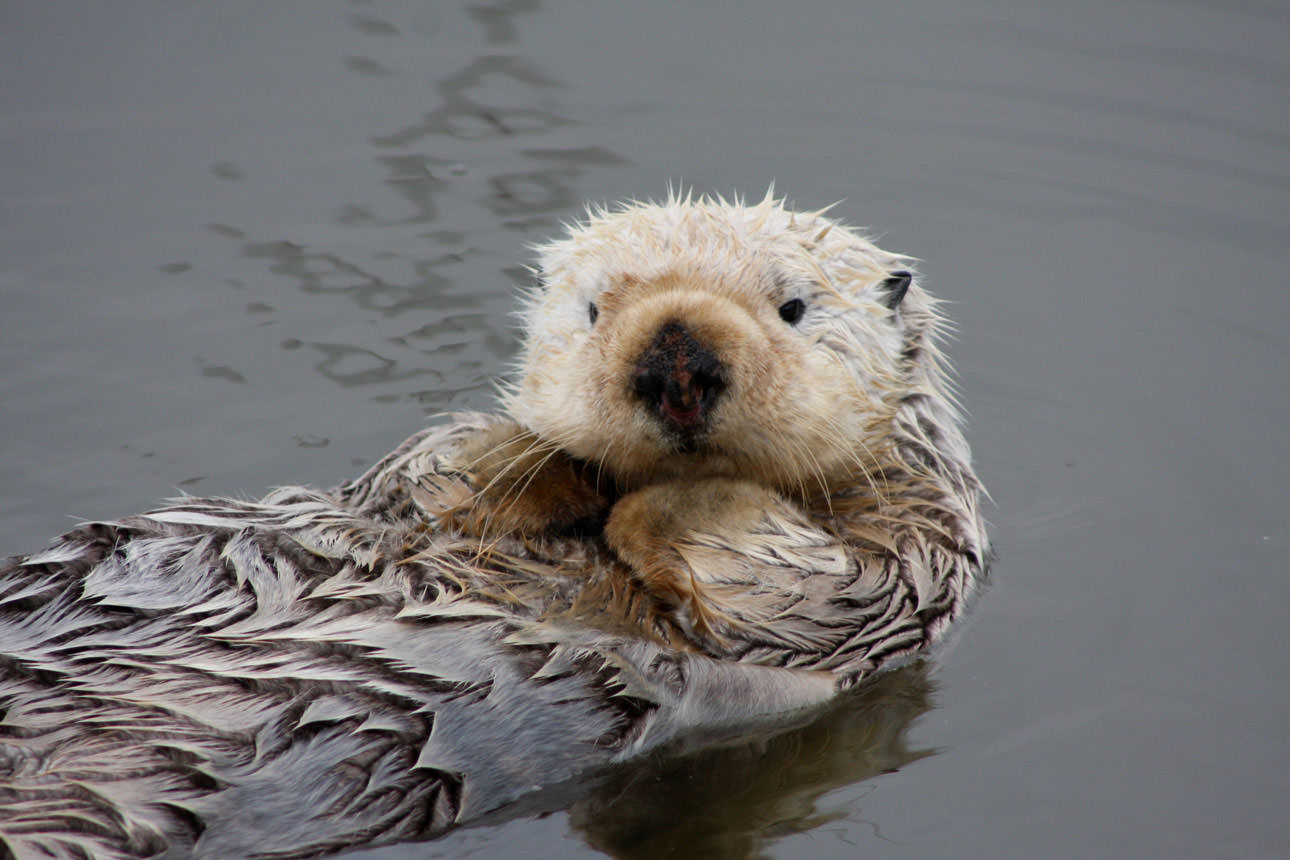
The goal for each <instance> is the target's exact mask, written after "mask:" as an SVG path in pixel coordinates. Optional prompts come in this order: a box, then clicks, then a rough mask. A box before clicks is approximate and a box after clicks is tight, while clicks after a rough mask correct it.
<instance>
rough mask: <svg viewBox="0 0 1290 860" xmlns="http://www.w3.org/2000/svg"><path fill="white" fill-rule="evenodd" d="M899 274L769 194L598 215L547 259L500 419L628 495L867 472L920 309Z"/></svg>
mask: <svg viewBox="0 0 1290 860" xmlns="http://www.w3.org/2000/svg"><path fill="white" fill-rule="evenodd" d="M904 266H905V262H904V258H901V257H898V256H896V255H893V254H889V253H887V252H885V251H881V250H879V249H878V248H876V247H874V246H873V245H871V244H870V243H869V242H867V241H865V240H864V239H862V238H860V237H859V236H857V235H855V234H854V233H852V232H850V231H848V230H847V229H845V228H843V227H840V226H838V225H836V224H834V223H833V222H831V221H829V220H827V219H825V218H824V217H822V216H821V215H819V214H818V213H791V212H788V211H786V210H785V209H783V208H782V206H781V205H780V204H779V203H778V202H777V201H774V200H772V199H770V198H769V197H768V198H767V199H766V200H764V201H763V202H762V203H761V204H758V205H755V206H743V205H737V204H735V205H732V204H727V203H724V202H721V201H709V200H701V201H690V200H675V199H674V200H671V201H669V202H668V203H666V204H661V205H645V204H640V205H633V206H631V207H629V208H627V209H625V210H623V211H620V212H615V213H611V214H606V213H600V214H596V215H593V216H592V217H591V218H590V219H589V220H588V221H587V222H586V223H584V224H582V225H579V226H577V227H574V228H572V229H571V230H570V232H569V235H568V236H567V238H564V239H561V240H558V241H556V242H553V243H551V244H549V245H547V246H545V247H543V248H542V249H541V264H540V269H539V271H540V274H541V279H542V287H541V288H540V289H539V290H538V291H537V292H536V293H535V294H534V295H533V296H532V298H531V300H530V302H529V304H528V307H527V308H526V311H525V322H526V324H527V326H526V328H527V336H526V341H525V346H524V351H523V354H522V357H521V366H520V374H519V378H518V380H517V381H516V382H515V384H514V385H513V387H512V388H511V389H510V390H509V391H508V393H507V395H506V405H507V408H508V410H509V411H510V413H511V415H512V417H514V418H515V419H516V420H517V421H519V422H520V423H521V424H524V425H525V426H527V427H528V428H530V429H531V430H533V431H534V432H535V433H536V434H537V435H539V436H540V437H542V438H544V439H547V440H549V441H552V442H554V443H555V444H556V445H558V446H559V447H560V448H561V449H563V450H564V451H566V452H568V453H569V454H571V455H573V456H575V457H578V458H580V459H584V460H587V461H589V462H592V463H597V464H599V465H601V466H602V467H603V468H604V469H605V470H606V471H607V472H608V473H609V474H611V475H612V476H613V477H614V478H615V479H617V480H618V481H619V483H620V484H621V485H622V486H624V487H626V488H635V487H639V486H642V485H645V484H648V483H650V482H653V481H658V480H669V479H677V478H686V477H696V478H698V477H714V476H727V477H739V478H743V479H746V480H752V481H756V482H758V483H761V484H763V485H765V486H768V487H773V488H776V489H780V490H783V491H786V492H790V493H797V492H801V493H803V494H806V493H808V492H811V491H813V490H814V489H816V488H818V487H819V486H820V485H821V484H830V483H832V482H834V481H838V480H844V479H846V478H847V477H850V476H855V475H856V474H857V473H860V472H863V471H867V470H868V468H869V467H870V466H871V465H872V464H873V461H874V457H875V455H876V453H877V452H878V449H880V448H881V447H882V446H883V445H884V444H885V443H884V440H885V439H886V438H887V437H888V436H889V433H888V432H887V430H888V428H889V426H890V421H891V418H892V414H893V411H894V409H895V406H896V405H897V403H898V400H899V398H900V397H901V396H903V395H906V394H908V393H909V391H910V389H911V382H916V380H911V378H910V370H909V368H908V367H907V364H908V362H907V358H906V357H907V356H908V355H909V354H910V352H911V350H910V349H909V347H910V345H911V344H910V339H911V338H920V337H922V335H923V331H922V329H923V328H924V326H922V325H921V322H922V321H924V318H926V317H928V315H929V311H928V307H927V301H926V297H925V296H923V295H922V294H921V291H919V290H918V288H917V287H913V288H912V289H911V288H910V276H909V273H908V272H905V271H901V270H902V269H903V268H904ZM906 290H909V292H908V294H907V293H906ZM911 320H912V321H913V322H915V323H919V325H916V326H913V327H911V325H910V322H911ZM915 329H917V330H915Z"/></svg>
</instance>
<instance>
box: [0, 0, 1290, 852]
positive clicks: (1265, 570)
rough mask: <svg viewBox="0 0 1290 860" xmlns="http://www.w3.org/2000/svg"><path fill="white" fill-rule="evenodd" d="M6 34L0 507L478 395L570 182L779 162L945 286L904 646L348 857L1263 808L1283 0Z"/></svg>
mask: <svg viewBox="0 0 1290 860" xmlns="http://www.w3.org/2000/svg"><path fill="white" fill-rule="evenodd" d="M0 80H2V81H3V86H0V177H2V178H0V368H2V369H3V373H2V374H0V434H2V436H0V438H2V439H3V443H2V445H0V555H3V554H9V553H16V552H21V551H27V550H32V549H35V548H37V547H39V546H41V545H42V544H43V543H44V542H45V541H46V540H47V539H48V538H50V537H52V536H53V535H54V534H56V533H58V532H60V531H62V530H64V529H65V528H66V527H68V526H70V525H71V524H72V523H73V522H75V521H76V520H78V519H83V518H110V517H113V516H119V515H125V514H128V513H132V512H136V511H139V510H143V509H145V508H147V507H150V506H152V505H154V504H156V503H157V502H158V501H159V500H161V499H162V498H164V497H167V496H171V495H174V494H175V493H176V492H178V491H185V492H194V493H202V494H233V495H240V496H256V495H259V494H261V493H262V492H263V491H264V490H265V489H267V488H268V487H270V486H272V485H276V484H282V483H302V482H304V483H312V484H316V485H324V486H325V485H331V484H334V483H336V482H338V481H340V480H341V479H343V478H345V477H348V476H352V475H354V474H355V473H357V472H358V471H359V470H360V469H361V467H362V466H363V465H364V464H366V463H368V462H370V461H371V460H373V459H375V458H376V457H378V456H380V455H381V454H382V453H384V452H385V451H386V450H387V449H388V448H390V447H391V446H393V445H394V444H395V443H397V442H398V441H399V440H401V439H402V438H403V437H405V436H406V435H408V434H409V433H410V432H412V431H413V430H415V429H416V428H418V427H419V426H422V425H423V424H424V423H425V422H426V421H427V417H428V416H429V415H431V414H433V413H436V412H440V411H444V410H452V409H462V408H482V409H487V408H490V406H491V405H492V394H491V391H492V385H493V380H494V379H495V377H496V376H497V375H499V374H500V373H503V372H504V369H505V365H506V361H507V360H508V358H509V357H510V356H511V355H512V354H513V351H514V347H515V335H514V332H513V330H512V328H511V320H510V318H509V317H508V312H509V310H510V309H511V308H512V307H513V303H512V295H513V292H514V290H515V288H516V286H517V285H519V284H522V283H524V282H525V281H526V278H527V275H526V274H525V271H524V269H523V266H524V265H525V264H526V263H527V262H529V260H530V254H529V251H528V250H527V246H528V245H529V244H530V243H532V242H535V241H538V240H540V239H541V238H543V237H545V236H548V235H550V234H551V233H553V232H554V231H556V230H557V229H558V227H559V225H560V223H561V222H562V221H564V220H566V219H569V218H571V217H575V216H576V215H577V214H578V213H579V211H580V207H581V205H582V203H583V201H597V202H604V201H612V200H615V199H620V198H625V197H659V196H662V195H664V194H665V193H666V191H667V188H668V184H669V182H670V183H673V184H684V185H687V186H688V185H693V187H694V188H695V189H697V190H699V191H713V192H720V193H727V194H729V193H734V192H741V193H745V194H748V195H750V196H753V197H759V196H760V195H761V194H762V193H763V192H764V191H765V189H766V187H767V186H768V184H769V183H770V182H771V181H772V180H774V182H775V188H776V191H777V193H780V194H783V195H786V196H787V197H789V198H790V199H791V200H793V201H795V202H796V203H797V204H798V205H800V206H803V207H814V206H822V205H825V204H828V203H832V202H834V201H838V200H840V201H842V202H841V203H839V205H838V206H837V208H836V209H835V210H834V211H835V213H836V214H837V215H838V216H839V217H841V218H842V219H843V220H845V221H848V222H850V223H853V224H858V225H862V226H867V227H871V228H872V229H873V230H874V232H875V234H876V235H877V236H878V237H879V239H880V241H881V243H882V244H883V245H885V246H886V247H889V248H892V249H893V250H899V251H905V252H908V253H912V254H914V255H917V256H919V257H921V258H922V259H923V260H924V263H923V264H922V267H921V268H922V270H923V271H924V273H925V274H926V276H927V281H928V283H929V285H930V286H931V288H932V289H933V290H935V291H936V292H938V293H939V294H941V295H942V296H944V297H945V298H947V299H949V300H950V301H951V302H952V304H951V305H950V313H951V315H952V316H953V317H954V318H955V320H956V321H957V322H958V328H959V334H958V339H957V342H956V343H954V344H953V345H952V347H951V349H950V352H951V354H952V355H953V357H954V359H955V364H956V366H957V368H958V370H959V375H960V380H961V383H962V389H963V398H964V402H965V403H966V405H967V408H968V410H969V412H970V413H971V427H970V431H969V435H970V439H971V441H972V443H973V446H974V449H975V451H976V455H977V461H978V464H979V471H980V474H981V476H982V478H983V479H984V481H985V482H986V484H987V486H988V487H989V488H990V490H991V492H992V495H993V503H994V507H993V508H992V509H991V514H990V515H991V519H992V521H993V524H994V527H993V535H994V538H995V541H996V543H997V546H998V550H999V556H998V560H997V563H996V564H995V567H994V571H993V584H992V586H991V588H990V589H989V590H988V592H987V593H986V594H985V596H984V597H983V598H982V599H981V600H980V601H979V603H978V605H977V607H976V609H975V611H974V612H973V614H972V616H971V618H970V619H969V620H968V621H967V622H966V623H965V624H964V625H963V628H962V630H961V633H960V635H959V636H958V638H957V642H956V644H955V646H954V647H953V648H951V649H949V650H947V651H946V652H945V653H943V654H940V655H939V656H938V658H937V660H936V661H935V663H934V665H932V666H931V667H930V668H929V673H930V678H928V679H925V678H923V677H922V676H921V675H919V674H918V673H915V674H914V676H912V677H911V676H903V677H902V676H898V677H895V678H893V679H891V681H890V682H889V686H891V687H892V688H894V692H893V691H892V690H888V691H887V692H886V693H882V692H881V691H880V694H879V695H878V697H877V698H876V699H873V700H869V701H861V702H855V703H851V704H850V705H848V706H847V707H846V708H844V709H842V710H841V711H840V712H838V713H835V714H830V715H825V716H824V717H822V718H821V719H820V720H819V721H818V722H817V723H816V724H815V725H812V726H806V727H803V728H801V729H799V730H796V731H795V732H792V733H789V734H787V735H783V736H780V737H777V738H769V739H766V738H763V739H752V740H749V741H748V742H747V743H745V744H743V745H738V744H736V745H733V746H731V747H729V748H725V749H721V750H715V751H711V752H709V753H706V754H702V755H699V756H698V757H692V758H689V759H685V760H681V761H654V762H647V763H644V764H642V765H641V766H640V767H639V768H637V769H635V770H629V771H626V772H624V773H621V774H617V775H615V776H614V777H613V778H612V779H611V780H610V782H608V783H602V784H598V785H596V786H580V787H579V786H575V787H572V788H570V789H569V796H568V798H567V802H566V803H565V804H564V805H566V806H570V809H569V811H557V812H555V813H554V814H551V815H546V816H542V817H534V816H531V815H521V816H520V817H517V818H513V819H511V820H509V821H502V822H500V823H497V824H495V825H493V826H488V827H481V828H478V829H472V830H466V831H460V832H458V833H456V834H453V835H451V836H449V837H448V838H446V839H444V840H440V841H439V842H434V843H427V844H412V845H403V846H395V847H392V848H388V849H383V850H380V851H372V852H366V853H363V854H362V856H363V857H365V858H372V860H375V858H381V860H410V858H421V857H431V856H433V857H444V858H462V857H470V858H480V860H498V858H562V857H574V858H591V857H603V856H606V852H616V855H615V856H624V857H626V856H633V857H635V856H669V854H670V856H677V857H685V856H712V857H741V856H763V857H775V858H782V860H793V859H794V858H795V859H796V860H814V858H819V859H820V860H824V858H841V857H884V858H906V857H908V858H921V857H965V858H993V857H1057V858H1066V857H1069V858H1083V857H1120V856H1123V857H1160V858H1174V857H1225V858H1226V857H1230V858H1258V857H1284V856H1287V855H1288V854H1290V816H1288V815H1287V796H1290V794H1288V791H1287V789H1288V788H1290V780H1288V779H1287V777H1286V775H1285V774H1286V772H1287V769H1290V740H1288V739H1287V734H1288V733H1287V730H1286V727H1285V723H1286V716H1287V711H1288V709H1290V658H1288V656H1287V655H1288V654H1290V647H1288V645H1287V639H1286V632H1285V631H1286V628H1287V624H1286V615H1287V610H1288V609H1290V563H1287V548H1288V546H1290V491H1288V490H1287V486H1288V485H1290V456H1287V454H1286V451H1285V448H1286V444H1285V443H1286V440H1287V428H1288V427H1290V335H1287V323H1290V290H1288V289H1287V287H1288V284H1287V274H1286V273H1287V271H1290V205H1288V201H1290V195H1288V194H1287V192H1288V191H1290V86H1288V85H1290V8H1287V7H1286V5H1285V4H1282V3H1276V2H1263V0H1234V2H1227V3H1220V2H1216V0H1215V1H1214V2H1204V0H1192V2H1182V0H1180V2H1172V3H1170V2H1147V0H1130V1H1129V2H1121V3H1116V4H1110V3H1092V4H1090V3H1083V2H1067V3H1047V4H1034V3H1018V2H976V0H968V2H964V0H915V2H904V3H900V4H894V3H893V4H885V5H881V6H879V5H874V6H868V5H861V4H854V3H848V2H842V0H835V2H817V3H796V4H766V3H733V2H730V3H696V4H672V5H667V4H661V3H644V2H641V3H635V4H621V5H614V4H579V3H576V2H573V0H557V2H548V0H541V2H539V0H511V2H506V3H497V4H492V5H489V4H486V3H479V4H474V5H465V4H463V5H456V4H450V3H437V4H421V3H413V2H388V3H387V2H371V3H353V4H343V3H321V2H315V3H308V4H306V3H297V4H276V3H275V4H254V3H240V2H239V3H226V2H220V3H207V4H204V5H201V6H197V7H194V6H192V5H191V4H143V3H113V4H97V3H79V4H75V3H45V4H37V3H27V4H17V3H6V4H4V5H3V7H0ZM558 805H559V804H557V806H558ZM700 831H702V832H700ZM592 846H597V847H592ZM758 852H760V853H758ZM355 856H356V857H357V856H358V855H355Z"/></svg>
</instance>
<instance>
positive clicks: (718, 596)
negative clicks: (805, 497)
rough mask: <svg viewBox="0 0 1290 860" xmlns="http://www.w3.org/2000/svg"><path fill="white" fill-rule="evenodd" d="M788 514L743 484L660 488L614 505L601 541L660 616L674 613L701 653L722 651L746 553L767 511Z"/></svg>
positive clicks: (747, 577)
mask: <svg viewBox="0 0 1290 860" xmlns="http://www.w3.org/2000/svg"><path fill="white" fill-rule="evenodd" d="M788 508H789V505H788V503H786V502H785V501H784V500H783V499H781V498H780V497H779V496H777V495H776V494H774V493H773V492H771V491H770V490H768V489H766V488H764V487H761V486H759V485H757V484H753V483H750V482H748V481H738V480H731V479H726V478H712V479H707V480H702V481H696V482H686V483H682V482H679V481H672V482H665V483H661V484H654V485H651V486H649V487H646V488H644V489H641V490H637V491H635V492H633V493H629V494H628V495H626V496H623V497H622V498H621V499H619V500H618V501H617V502H616V503H615V504H614V507H613V510H612V511H611V512H610V515H609V519H608V521H607V522H606V524H605V541H606V543H608V545H609V547H610V549H612V550H613V551H614V553H615V554H616V555H617V556H618V558H619V560H621V561H622V562H624V563H625V564H626V565H627V566H628V567H629V568H631V570H632V573H633V575H634V577H635V580H636V585H637V586H638V587H640V588H642V589H643V590H644V591H646V592H647V593H648V594H649V595H650V596H651V597H653V598H654V600H655V601H656V602H657V603H658V604H659V605H660V606H661V607H662V609H663V611H665V612H671V611H675V614H676V615H677V620H678V623H679V624H680V626H681V627H683V628H685V629H686V630H687V633H688V634H689V635H692V636H695V637H697V638H698V639H700V640H701V641H702V642H703V644H704V646H705V649H707V650H717V651H724V650H725V648H724V644H725V636H724V635H723V633H722V630H730V629H732V628H734V627H737V626H739V621H738V618H737V616H738V615H739V614H740V613H739V612H738V610H737V607H732V605H731V597H732V594H731V591H732V586H733V587H734V589H735V590H740V586H741V585H742V584H746V583H749V582H751V581H752V579H753V578H755V577H756V571H755V570H754V569H753V566H750V564H749V561H750V560H751V559H753V558H755V556H756V554H755V553H754V552H750V550H753V549H754V548H755V545H756V544H757V542H758V540H759V538H760V537H761V536H762V535H764V534H765V532H766V523H767V516H768V513H770V512H775V511H785V510H787V509H788ZM732 608H734V609H736V611H735V612H734V613H731V612H730V611H729V610H730V609H732ZM714 646H715V649H714Z"/></svg>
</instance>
